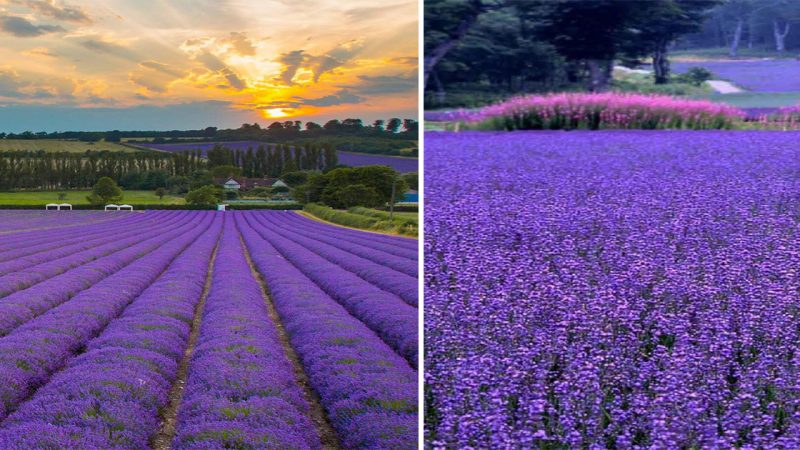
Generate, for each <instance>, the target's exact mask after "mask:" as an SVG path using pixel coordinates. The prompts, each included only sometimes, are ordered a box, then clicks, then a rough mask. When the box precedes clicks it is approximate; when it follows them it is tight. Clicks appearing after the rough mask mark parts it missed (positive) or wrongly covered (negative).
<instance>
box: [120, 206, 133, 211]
mask: <svg viewBox="0 0 800 450" xmlns="http://www.w3.org/2000/svg"><path fill="white" fill-rule="evenodd" d="M119 210H120V211H133V206H131V205H119Z"/></svg>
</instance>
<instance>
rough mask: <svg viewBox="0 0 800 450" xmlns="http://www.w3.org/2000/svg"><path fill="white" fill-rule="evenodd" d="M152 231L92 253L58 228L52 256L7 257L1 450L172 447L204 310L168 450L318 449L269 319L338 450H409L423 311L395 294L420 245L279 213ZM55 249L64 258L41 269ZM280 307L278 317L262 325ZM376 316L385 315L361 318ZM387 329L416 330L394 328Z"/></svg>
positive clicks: (92, 247)
mask: <svg viewBox="0 0 800 450" xmlns="http://www.w3.org/2000/svg"><path fill="white" fill-rule="evenodd" d="M144 216H146V217H144V218H143V217H136V218H134V217H131V218H130V219H128V223H127V224H126V225H125V226H121V227H120V229H119V235H118V236H117V239H107V240H102V239H100V238H95V239H92V240H91V241H88V242H87V241H85V240H84V241H81V240H80V239H78V238H79V236H77V235H73V234H70V232H69V231H67V230H66V229H65V230H64V231H63V232H61V231H57V232H56V233H57V234H58V235H59V237H60V239H59V240H56V241H51V243H50V244H49V245H50V247H49V248H48V243H47V239H46V236H45V235H44V234H37V232H30V233H25V234H26V240H27V241H28V242H32V243H33V245H32V246H24V245H16V244H19V241H18V242H16V243H15V244H8V245H3V246H2V247H0V261H3V262H4V263H8V264H10V266H9V273H8V275H9V276H11V277H12V278H10V279H8V280H7V281H6V282H2V280H3V278H2V277H0V282H1V283H2V284H0V287H3V288H4V292H5V293H4V294H3V297H0V308H5V309H2V311H5V312H8V314H2V317H3V318H4V319H5V318H6V317H8V319H7V320H3V321H0V322H2V323H0V325H2V326H3V328H2V330H3V331H2V333H0V336H3V335H4V337H0V376H1V377H2V378H3V379H4V380H8V381H7V383H5V385H4V386H2V387H0V401H2V406H3V409H2V410H0V419H2V418H3V417H6V416H7V417H6V418H5V420H3V421H2V423H1V424H0V447H4V448H6V447H8V448H18V447H26V448H27V447H37V446H57V447H68V448H72V447H80V446H84V447H86V448H98V447H99V448H146V447H147V446H148V445H150V444H153V443H154V442H156V441H155V440H154V439H156V440H157V439H159V438H163V436H161V435H159V437H158V438H156V437H154V436H155V434H156V431H157V429H158V425H159V423H160V420H161V419H162V413H163V411H164V409H165V407H166V406H167V402H168V400H169V396H170V392H171V389H172V387H173V385H174V384H175V380H176V377H177V376H178V365H179V364H180V362H181V359H182V358H183V355H184V351H185V349H186V348H187V346H188V345H189V333H190V329H191V323H192V320H194V319H196V317H200V316H196V315H197V314H199V313H202V321H201V323H202V326H201V327H200V328H199V337H198V341H197V342H198V343H197V347H196V348H195V352H194V356H193V357H192V359H191V360H190V361H189V366H188V367H189V377H188V380H187V389H186V395H185V397H184V401H183V403H182V404H181V407H180V410H179V414H178V420H177V423H176V424H175V425H176V426H175V428H176V435H175V438H174V439H175V440H174V442H173V444H174V445H173V446H174V447H176V448H198V447H203V448H206V447H207V448H219V447H223V446H237V445H245V446H248V445H249V446H251V447H255V448H261V447H271V448H285V447H293V448H318V447H320V445H321V442H323V441H322V438H321V437H320V433H318V431H317V430H315V429H314V428H315V427H314V426H313V424H312V423H311V421H310V419H309V416H308V410H309V405H308V402H313V396H309V394H308V392H303V391H302V389H301V388H300V387H299V386H298V385H297V383H296V380H295V378H294V374H293V373H292V366H291V364H290V363H289V361H288V360H287V356H286V355H284V354H283V352H284V349H283V348H282V347H281V343H280V342H279V340H278V337H277V336H278V335H277V331H276V330H277V328H276V326H275V324H274V323H272V322H271V320H274V321H277V322H283V323H284V324H285V325H286V333H287V335H288V338H287V339H288V340H289V342H290V344H287V346H289V347H290V348H293V349H294V351H296V352H297V355H298V357H299V360H300V363H301V365H302V367H304V368H305V371H306V372H307V373H308V377H309V380H310V384H311V390H312V391H313V392H316V393H318V395H319V397H320V403H321V405H322V407H323V408H324V410H325V412H326V413H327V415H328V417H329V420H330V424H331V425H332V427H333V429H334V430H335V431H336V435H337V436H338V439H339V440H340V441H341V442H342V444H343V445H346V446H347V447H353V448H358V447H361V448H370V447H376V446H377V447H392V448H412V447H414V446H415V442H416V414H417V412H416V372H415V371H414V369H413V368H412V365H415V364H416V345H414V346H413V351H412V345H411V343H410V341H411V340H416V336H417V335H416V322H415V318H416V313H415V311H416V310H415V308H414V306H412V305H411V304H412V303H413V304H416V297H415V296H413V295H411V294H410V292H409V291H408V289H406V288H404V287H403V286H401V285H400V284H398V283H397V280H406V281H409V282H412V283H413V285H414V286H415V285H416V282H415V274H416V272H415V269H414V270H412V269H413V267H412V266H413V265H415V263H414V260H415V259H416V254H415V253H414V247H415V244H413V243H410V242H409V241H408V240H403V239H396V238H389V237H384V236H376V235H369V234H365V233H358V232H352V231H344V230H343V231H342V232H341V239H338V240H337V239H333V237H334V236H336V235H337V234H338V233H339V231H338V229H334V228H330V227H327V226H324V225H321V224H318V223H314V222H311V221H308V220H305V219H302V218H300V217H299V216H297V215H295V214H291V213H284V212H273V213H235V214H231V213H226V214H225V217H227V221H226V222H225V223H224V225H223V219H222V218H221V217H222V216H217V215H215V214H214V213H198V212H192V213H185V212H184V213H167V212H160V213H147V214H145V215H144ZM298 219H299V220H298ZM153 220H156V221H160V222H161V223H162V226H161V227H160V228H159V229H154V228H153V227H152V226H151V225H152V221H153ZM223 227H224V232H223V231H222V228H223ZM284 228H291V232H288V231H286V230H284ZM135 229H138V230H139V233H138V234H137V233H132V232H131V231H132V230H135ZM220 235H221V236H222V238H221V239H220V238H219V236H220ZM240 235H241V238H240ZM119 236H123V237H122V238H120V237H119ZM240 239H243V240H240ZM293 241H298V242H302V243H303V245H302V246H300V245H299V244H295V243H294V242H293ZM218 242H219V249H218V251H217V259H216V261H215V262H214V264H213V265H212V273H211V280H212V281H213V282H212V283H211V284H210V291H209V292H208V297H207V299H206V300H205V302H203V301H202V300H201V297H202V291H203V284H204V282H206V278H207V276H209V274H208V269H209V261H210V260H211V258H212V252H213V248H214V246H215V245H217V243H218ZM243 243H246V248H245V246H244V245H243ZM273 245H274V246H277V247H280V248H281V249H282V250H281V251H278V250H275V248H277V247H274V246H273ZM370 246H375V248H376V250H375V254H368V253H367V252H366V250H367V249H369V248H370ZM31 247H33V249H31ZM98 248H99V249H100V250H97V249H98ZM347 249H350V250H351V251H352V252H353V253H349V255H350V257H349V258H348V256H347V254H348V250H347ZM378 249H380V250H378ZM15 252H19V253H20V254H22V255H23V256H21V257H20V258H14V257H13V255H14V253H15ZM51 252H52V254H54V255H60V257H54V258H51V259H50V260H46V261H45V260H44V259H45V258H43V256H45V255H47V254H48V253H51ZM246 254H252V256H253V260H254V264H255V266H256V267H258V269H259V271H260V273H261V275H263V276H264V277H265V278H266V279H267V286H268V288H269V290H270V291H271V292H272V300H270V298H269V297H266V296H264V295H262V293H261V291H260V289H259V285H258V280H257V278H256V277H254V276H253V275H252V274H251V273H250V269H249V266H248V264H247V259H246V256H245V255H246ZM384 257H385V258H386V259H387V260H391V261H392V263H393V264H394V266H396V267H397V268H398V269H401V268H402V269H403V270H405V272H407V273H404V272H401V271H399V270H395V269H393V268H390V267H388V266H387V267H385V269H384V272H383V274H384V277H385V280H383V281H382V283H383V284H382V286H381V287H375V286H373V285H372V284H371V283H370V282H369V280H370V279H371V280H373V281H375V280H378V279H380V278H381V277H380V267H379V264H378V262H379V261H380V260H381V259H382V258H384ZM20 261H22V262H20ZM265 261H269V264H265ZM307 261H309V262H310V263H311V264H312V265H304V264H305V263H306V262H307ZM0 264H2V263H0ZM339 264H341V265H343V266H342V267H340V265H339ZM344 265H346V266H347V269H345V268H344ZM12 266H13V271H12V269H11V267H12ZM0 267H2V266H1V265H0ZM317 270H329V271H330V272H331V274H330V276H332V277H336V276H341V277H344V278H345V279H346V280H347V281H346V282H345V283H344V285H345V287H344V288H343V289H339V288H338V287H337V286H335V283H333V281H332V278H326V277H317V278H316V280H314V278H313V277H314V276H316V273H315V271H317ZM21 272H24V273H26V274H27V273H31V274H36V275H26V276H25V277H22V278H21V279H19V277H20V276H19V273H21ZM412 274H413V275H412ZM320 280H331V281H328V283H330V285H329V286H324V287H323V288H322V289H321V288H320V286H319V285H318V283H319V282H320ZM362 291H363V292H362ZM334 295H335V296H336V297H334ZM371 296H377V297H374V298H370V297H371ZM269 301H274V302H275V307H276V308H277V310H278V317H274V318H271V317H270V316H269V314H267V309H266V306H265V305H267V304H268V303H269ZM380 301H384V302H386V303H388V304H389V305H390V306H387V307H384V308H383V309H381V310H380V311H378V312H370V311H369V310H368V309H369V306H370V305H373V306H379V305H378V303H379V302H380ZM198 305H204V307H203V308H198ZM412 312H413V314H412ZM394 315H398V317H399V321H398V323H399V324H401V325H405V326H407V327H408V328H407V329H405V330H402V329H400V327H399V326H397V324H394V325H393V324H392V322H393V319H392V317H393V316H394ZM412 315H413V316H414V320H410V319H411V316H412ZM354 316H355V317H354ZM362 321H363V322H362ZM401 355H402V356H401ZM404 357H405V358H404ZM232 377H233V378H232ZM291 411H295V412H291ZM280 424H284V425H280ZM162 434H163V430H162Z"/></svg>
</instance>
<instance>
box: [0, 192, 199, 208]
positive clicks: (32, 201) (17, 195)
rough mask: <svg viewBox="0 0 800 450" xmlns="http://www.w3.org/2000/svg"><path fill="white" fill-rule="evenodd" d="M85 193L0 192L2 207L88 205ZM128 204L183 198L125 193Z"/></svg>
mask: <svg viewBox="0 0 800 450" xmlns="http://www.w3.org/2000/svg"><path fill="white" fill-rule="evenodd" d="M89 192H90V191H88V190H85V191H29V192H0V205H42V207H44V205H46V204H48V203H71V204H73V205H86V204H88V203H89V201H88V200H86V196H88V195H89ZM59 193H64V194H66V195H67V198H66V199H64V200H60V199H59V198H58V194H59ZM120 203H128V204H139V205H143V204H147V205H156V204H159V205H182V204H184V201H183V197H176V196H173V195H165V196H164V199H163V200H159V199H158V197H157V196H156V194H155V193H154V192H153V191H125V192H124V195H123V197H122V202H120Z"/></svg>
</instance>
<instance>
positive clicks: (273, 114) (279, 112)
mask: <svg viewBox="0 0 800 450" xmlns="http://www.w3.org/2000/svg"><path fill="white" fill-rule="evenodd" d="M263 113H264V117H265V118H267V119H280V118H281V117H289V115H290V114H289V113H288V112H286V110H285V109H284V108H271V109H265V110H264V111H263Z"/></svg>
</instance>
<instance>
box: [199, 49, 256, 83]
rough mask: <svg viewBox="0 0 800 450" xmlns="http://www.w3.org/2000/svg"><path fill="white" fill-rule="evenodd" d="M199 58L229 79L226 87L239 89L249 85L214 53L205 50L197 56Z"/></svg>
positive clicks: (208, 66) (209, 67) (211, 68)
mask: <svg viewBox="0 0 800 450" xmlns="http://www.w3.org/2000/svg"><path fill="white" fill-rule="evenodd" d="M197 60H198V61H200V62H201V63H203V64H204V65H205V66H206V67H207V68H208V69H209V70H211V71H213V72H216V73H218V74H219V75H222V76H223V77H225V79H226V80H227V81H228V86H224V87H232V88H234V89H236V90H239V91H241V90H242V89H244V88H246V87H247V83H245V82H244V81H243V80H242V79H241V78H239V76H238V75H237V74H236V72H234V71H233V69H231V68H230V67H228V65H227V64H225V63H224V62H223V61H222V60H221V59H219V58H217V57H216V56H214V55H213V54H211V53H209V52H203V53H201V54H199V55H198V56H197ZM218 87H219V86H218Z"/></svg>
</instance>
